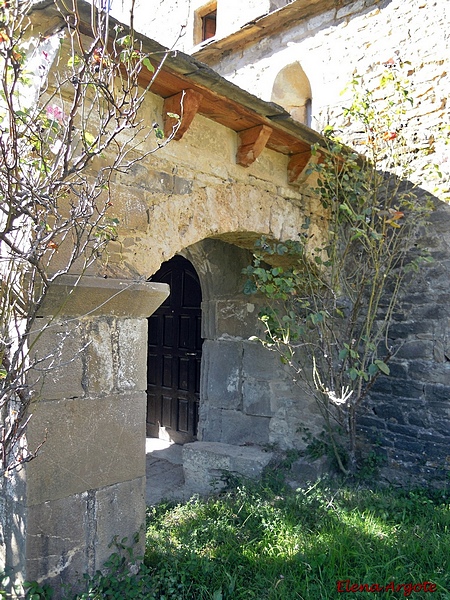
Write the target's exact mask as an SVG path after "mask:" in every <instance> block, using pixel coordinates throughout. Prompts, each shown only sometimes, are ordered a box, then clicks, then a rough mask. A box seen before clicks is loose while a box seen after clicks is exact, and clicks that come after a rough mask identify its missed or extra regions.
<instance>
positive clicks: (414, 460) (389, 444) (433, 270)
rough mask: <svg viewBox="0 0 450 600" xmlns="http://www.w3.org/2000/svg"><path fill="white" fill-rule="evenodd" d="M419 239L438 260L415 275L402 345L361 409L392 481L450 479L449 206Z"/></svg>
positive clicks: (405, 301) (393, 335)
mask: <svg viewBox="0 0 450 600" xmlns="http://www.w3.org/2000/svg"><path fill="white" fill-rule="evenodd" d="M430 220H431V226H430V228H429V231H428V233H427V235H426V237H425V238H424V239H423V240H422V242H423V243H425V244H426V246H427V248H428V249H429V250H430V255H431V257H432V258H433V262H432V263H431V264H430V265H428V266H425V267H424V268H423V269H422V270H421V271H420V272H419V273H418V274H416V275H414V276H413V278H412V281H411V284H410V286H409V288H408V289H407V290H406V293H405V295H404V296H403V298H402V301H401V304H400V307H399V310H398V311H397V313H396V315H395V319H394V323H393V325H392V327H391V329H390V333H389V335H390V340H389V342H390V344H391V345H392V346H393V347H395V348H399V351H398V353H397V354H396V356H395V357H394V358H393V359H392V361H391V362H390V369H391V376H390V377H383V378H381V379H379V380H378V381H377V383H376V385H375V386H374V389H373V390H372V392H371V395H370V399H369V401H368V402H367V403H366V406H365V407H363V410H361V414H360V417H359V424H360V426H361V431H360V432H361V434H362V439H363V440H364V439H368V440H369V441H370V442H371V444H372V446H371V449H372V450H375V451H376V453H377V454H378V455H379V456H380V457H381V458H382V462H381V463H380V464H381V465H382V468H381V472H382V474H383V476H384V477H385V478H386V479H387V480H388V481H391V482H393V483H400V484H412V485H414V484H417V485H420V484H422V483H426V482H430V480H435V481H436V482H439V481H441V482H442V481H443V482H445V481H448V475H449V472H450V302H449V300H450V293H449V291H450V290H449V281H450V273H449V270H450V208H449V207H448V206H447V205H446V204H440V205H439V207H438V209H437V210H436V211H435V212H434V213H433V214H432V216H431V219H430Z"/></svg>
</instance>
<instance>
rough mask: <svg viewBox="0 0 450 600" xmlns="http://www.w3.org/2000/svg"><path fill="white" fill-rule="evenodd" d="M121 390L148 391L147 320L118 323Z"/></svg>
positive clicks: (118, 382) (118, 384)
mask: <svg viewBox="0 0 450 600" xmlns="http://www.w3.org/2000/svg"><path fill="white" fill-rule="evenodd" d="M117 330H118V354H119V368H118V376H117V378H118V381H117V386H118V388H119V389H120V390H141V391H144V390H146V389H147V352H146V348H147V320H146V319H145V320H144V319H140V320H138V319H123V320H122V319H121V320H118V321H117Z"/></svg>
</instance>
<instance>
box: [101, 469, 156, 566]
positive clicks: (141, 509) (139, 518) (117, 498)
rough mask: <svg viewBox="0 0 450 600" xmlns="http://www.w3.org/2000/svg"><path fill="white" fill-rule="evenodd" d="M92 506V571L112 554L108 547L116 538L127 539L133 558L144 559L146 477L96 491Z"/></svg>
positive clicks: (112, 548)
mask: <svg viewBox="0 0 450 600" xmlns="http://www.w3.org/2000/svg"><path fill="white" fill-rule="evenodd" d="M138 462H141V460H140V459H139V461H138ZM95 503H96V512H95V527H96V530H95V534H96V538H95V547H94V548H93V550H94V552H95V558H94V564H93V566H94V569H95V570H97V569H101V568H102V567H103V564H104V562H105V561H106V559H107V558H108V557H109V556H110V554H112V553H113V552H114V551H115V548H114V547H109V544H110V543H111V541H112V540H113V538H114V537H115V536H117V539H118V540H119V541H121V540H122V539H123V538H127V542H126V545H127V546H129V547H131V546H132V547H133V548H134V551H135V556H143V554H144V548H145V518H144V516H145V475H142V476H140V477H137V478H136V479H130V480H129V481H123V482H122V483H116V484H113V485H111V486H108V487H104V488H102V489H99V490H97V491H96V493H95ZM134 534H139V540H138V542H137V543H136V542H135V541H134ZM93 541H94V540H93Z"/></svg>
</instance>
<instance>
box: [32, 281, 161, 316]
mask: <svg viewBox="0 0 450 600" xmlns="http://www.w3.org/2000/svg"><path fill="white" fill-rule="evenodd" d="M169 292H170V290H169V286H168V285H167V284H166V283H155V282H149V281H132V280H128V279H105V278H103V277H93V276H89V275H85V276H83V277H81V278H79V277H78V276H76V275H61V277H59V278H58V279H56V280H55V281H54V282H53V283H52V284H51V285H50V287H49V289H48V292H47V295H46V297H45V299H44V302H43V303H42V306H41V308H40V310H39V313H38V316H39V317H67V316H70V317H84V316H86V317H94V316H95V317H99V316H109V315H110V316H113V317H128V318H147V317H149V316H150V315H151V314H153V313H154V312H155V310H156V309H157V308H158V306H160V305H161V304H162V303H163V302H164V300H165V299H166V298H167V296H168V295H169Z"/></svg>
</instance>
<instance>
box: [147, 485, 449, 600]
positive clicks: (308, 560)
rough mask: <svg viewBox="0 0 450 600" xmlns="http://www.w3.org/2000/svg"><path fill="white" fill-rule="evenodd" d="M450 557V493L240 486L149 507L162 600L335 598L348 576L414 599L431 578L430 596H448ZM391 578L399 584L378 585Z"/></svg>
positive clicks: (150, 550)
mask: <svg viewBox="0 0 450 600" xmlns="http://www.w3.org/2000/svg"><path fill="white" fill-rule="evenodd" d="M449 557H450V508H449V498H448V497H445V496H442V497H440V498H437V497H434V498H433V497H432V495H430V494H428V495H427V494H426V493H423V492H409V493H406V492H398V491H397V492H395V491H393V490H387V489H381V490H375V491H370V490H355V489H351V488H340V489H334V490H333V489H332V488H330V487H327V486H326V485H324V484H320V485H317V486H315V487H314V488H311V489H310V490H305V491H301V490H298V491H297V492H293V491H291V490H289V489H284V490H283V491H279V490H278V492H277V493H275V492H274V491H272V490H271V489H270V488H268V487H263V486H259V487H258V486H255V485H252V484H248V485H246V484H242V485H240V486H238V487H237V488H236V489H234V490H232V491H229V492H228V493H227V494H223V495H222V496H220V497H214V498H210V499H209V500H200V499H192V500H191V501H190V502H188V503H186V504H184V505H178V506H174V507H171V506H168V505H160V506H158V507H154V508H153V509H151V510H150V511H149V524H148V529H147V553H146V561H145V562H146V565H147V566H148V567H149V568H150V569H151V572H152V579H153V583H154V585H155V592H156V594H157V595H156V597H157V598H160V597H161V598H162V597H164V598H165V600H169V599H171V600H185V599H186V600H187V599H189V600H207V599H208V600H209V599H213V600H228V599H230V600H231V599H233V600H241V599H242V600H244V599H245V600H248V599H252V598H255V599H257V600H293V599H295V598H304V600H307V599H311V598H312V599H315V598H317V599H329V598H330V599H331V598H340V597H342V593H339V591H338V588H337V582H338V581H345V580H350V583H349V585H348V586H347V584H341V590H344V589H345V588H346V587H348V588H349V586H351V585H352V584H358V585H363V584H367V585H368V586H374V585H378V586H379V589H377V591H376V597H377V598H396V597H407V596H408V595H410V596H411V597H413V598H416V599H417V598H425V597H430V594H429V592H428V591H426V592H424V591H423V586H422V588H421V591H418V590H419V588H418V584H423V582H425V581H427V582H430V584H433V586H436V588H435V590H436V591H435V592H434V593H433V595H432V598H434V599H436V598H442V599H445V600H448V599H450V592H449V589H450V562H449V561H450V559H449ZM391 582H394V584H392V583H391ZM400 584H404V585H405V586H406V587H402V588H400V589H399V590H398V591H395V589H396V587H397V586H398V585H400ZM407 584H416V585H417V587H416V591H413V590H411V591H410V590H409V587H408V585H407ZM388 585H389V588H391V586H392V585H393V587H394V591H392V589H388V590H387V591H381V588H383V589H384V586H388ZM428 590H429V591H431V589H430V585H429V586H428ZM372 591H373V592H374V591H375V589H374V588H373V587H372ZM408 592H409V594H408ZM158 594H159V596H158ZM367 597H371V596H370V592H369V596H368V592H367V591H352V592H351V598H361V599H362V598H367ZM372 597H373V596H372Z"/></svg>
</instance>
